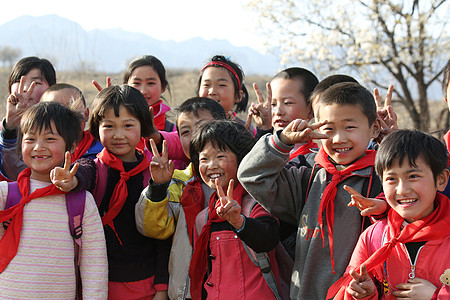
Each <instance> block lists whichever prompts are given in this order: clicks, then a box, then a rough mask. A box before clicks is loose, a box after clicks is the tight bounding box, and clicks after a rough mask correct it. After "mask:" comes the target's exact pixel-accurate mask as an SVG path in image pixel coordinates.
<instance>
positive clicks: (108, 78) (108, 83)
mask: <svg viewBox="0 0 450 300" xmlns="http://www.w3.org/2000/svg"><path fill="white" fill-rule="evenodd" d="M106 86H107V87H108V86H111V77H109V76H106Z"/></svg>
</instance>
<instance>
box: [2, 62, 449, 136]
mask: <svg viewBox="0 0 450 300" xmlns="http://www.w3.org/2000/svg"><path fill="white" fill-rule="evenodd" d="M9 72H10V69H9V68H0V82H3V84H0V115H1V116H4V115H5V103H6V99H7V97H8V89H7V80H8V75H9ZM107 75H108V76H110V77H111V79H112V83H113V84H121V83H122V74H106V73H81V72H58V73H57V81H58V82H67V83H70V84H73V85H75V86H77V87H78V88H80V89H81V90H82V92H83V93H84V95H85V98H86V100H87V102H88V103H89V104H90V103H91V102H92V100H93V99H94V97H95V95H96V94H97V90H96V88H95V87H94V86H93V85H92V83H91V82H92V80H96V81H98V82H99V83H101V84H102V85H104V84H105V78H106V76H107ZM198 75H199V70H170V69H169V70H167V76H168V81H169V86H170V92H169V91H166V92H165V93H164V94H163V96H164V98H165V99H166V103H167V104H168V105H169V106H170V107H176V106H177V105H178V104H180V103H181V102H183V101H184V100H186V99H188V98H190V97H193V96H195V91H196V85H197V80H198ZM268 80H270V76H247V77H246V78H245V81H244V83H245V85H246V87H247V89H248V91H249V95H250V100H249V103H250V102H252V101H256V97H255V93H254V91H253V88H252V83H253V82H256V83H257V84H258V85H259V86H260V87H264V86H265V83H266V82H267V81H268ZM382 95H383V94H382ZM393 106H394V109H395V111H396V113H397V115H398V123H399V124H398V125H399V127H400V128H413V126H412V122H411V120H410V118H409V117H408V114H407V112H406V110H405V109H404V107H403V106H401V105H399V104H397V103H395V102H394V103H393ZM430 109H431V124H430V125H431V129H430V131H431V132H435V131H437V130H441V131H442V130H444V129H446V128H442V127H443V126H442V125H441V124H445V122H443V121H444V120H445V119H447V118H448V111H447V108H446V105H445V103H444V102H443V101H436V102H432V103H430ZM442 111H444V113H443V114H442ZM168 117H169V119H170V120H172V121H173V120H174V118H175V114H174V112H173V111H171V112H170V113H169V114H168ZM240 117H244V118H245V116H240ZM444 127H445V126H444ZM435 135H436V137H441V134H440V133H436V134H435Z"/></svg>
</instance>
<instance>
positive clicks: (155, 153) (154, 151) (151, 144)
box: [149, 139, 165, 159]
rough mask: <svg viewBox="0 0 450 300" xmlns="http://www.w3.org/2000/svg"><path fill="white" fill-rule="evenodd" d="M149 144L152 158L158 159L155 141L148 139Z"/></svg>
mask: <svg viewBox="0 0 450 300" xmlns="http://www.w3.org/2000/svg"><path fill="white" fill-rule="evenodd" d="M149 142H150V148H151V150H152V153H153V156H154V157H155V158H157V159H159V158H160V155H159V152H158V147H156V143H155V141H154V140H153V139H150V140H149ZM164 142H165V141H163V151H164Z"/></svg>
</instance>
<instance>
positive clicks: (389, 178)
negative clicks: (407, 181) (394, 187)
mask: <svg viewBox="0 0 450 300" xmlns="http://www.w3.org/2000/svg"><path fill="white" fill-rule="evenodd" d="M394 180H395V178H394V177H386V178H385V179H384V181H394Z"/></svg>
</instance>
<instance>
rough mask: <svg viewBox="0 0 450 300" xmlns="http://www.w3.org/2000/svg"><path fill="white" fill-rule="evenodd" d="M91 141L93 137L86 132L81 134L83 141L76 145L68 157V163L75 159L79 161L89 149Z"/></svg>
mask: <svg viewBox="0 0 450 300" xmlns="http://www.w3.org/2000/svg"><path fill="white" fill-rule="evenodd" d="M93 141H94V137H93V136H92V134H91V133H90V132H89V131H88V130H86V131H85V132H84V133H83V139H82V140H81V141H80V142H79V143H78V145H77V148H76V149H75V151H74V152H73V153H72V155H71V156H70V161H71V162H74V161H76V160H77V159H79V158H80V157H81V156H82V155H83V154H85V153H86V152H87V151H88V150H89V148H90V147H91V145H92V142H93Z"/></svg>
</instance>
